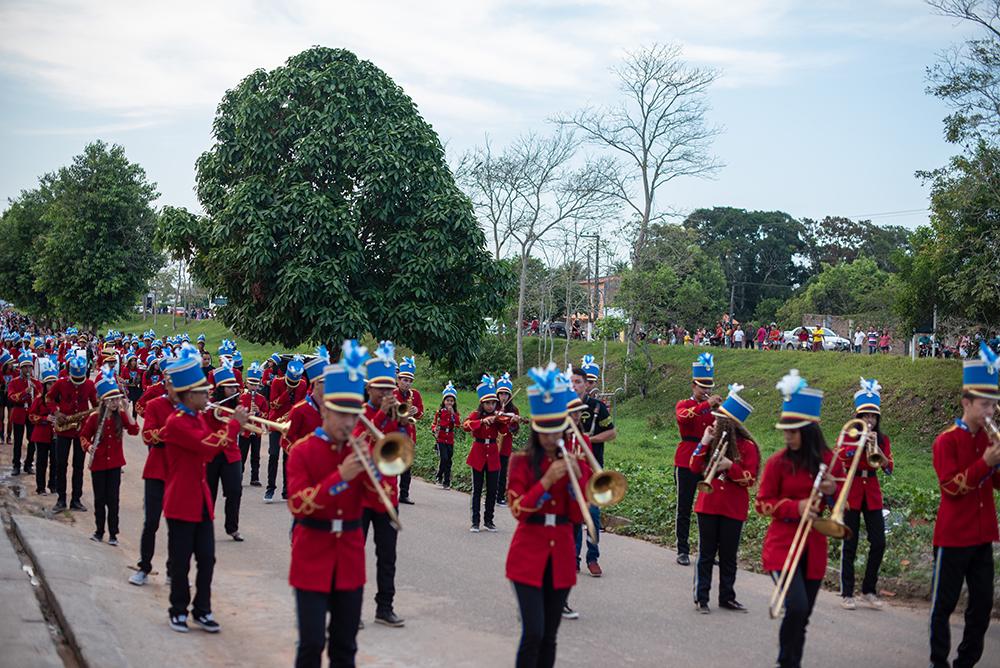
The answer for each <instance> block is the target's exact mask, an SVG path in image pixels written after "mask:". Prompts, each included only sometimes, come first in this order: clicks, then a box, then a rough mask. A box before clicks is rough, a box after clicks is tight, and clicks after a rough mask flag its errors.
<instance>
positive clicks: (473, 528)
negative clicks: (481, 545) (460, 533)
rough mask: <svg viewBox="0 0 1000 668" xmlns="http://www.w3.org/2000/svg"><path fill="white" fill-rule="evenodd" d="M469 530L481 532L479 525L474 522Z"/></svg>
mask: <svg viewBox="0 0 1000 668" xmlns="http://www.w3.org/2000/svg"><path fill="white" fill-rule="evenodd" d="M469 531H471V532H472V533H479V525H478V524H473V525H472V526H471V527H469Z"/></svg>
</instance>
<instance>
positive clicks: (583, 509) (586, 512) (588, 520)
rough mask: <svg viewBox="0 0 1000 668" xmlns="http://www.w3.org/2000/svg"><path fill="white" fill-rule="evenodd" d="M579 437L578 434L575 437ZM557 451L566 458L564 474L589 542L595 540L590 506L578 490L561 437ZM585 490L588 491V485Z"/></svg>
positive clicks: (594, 528) (594, 541)
mask: <svg viewBox="0 0 1000 668" xmlns="http://www.w3.org/2000/svg"><path fill="white" fill-rule="evenodd" d="M577 438H579V436H578V437H577ZM559 452H561V453H562V456H563V459H565V460H566V475H568V476H569V484H570V487H571V488H572V490H573V496H575V497H576V502H577V504H578V505H579V506H580V514H581V515H583V521H584V523H585V524H586V525H587V533H588V534H590V542H592V543H596V542H597V528H596V527H595V526H594V520H593V518H592V517H591V516H590V508H588V507H587V503H586V502H585V501H584V500H583V492H581V491H580V481H579V480H577V479H576V472H575V471H574V470H573V461H572V458H571V457H570V454H569V452H567V451H566V442H565V441H564V440H563V439H561V438H560V439H559ZM587 491H588V492H589V491H590V487H589V486H588V488H587Z"/></svg>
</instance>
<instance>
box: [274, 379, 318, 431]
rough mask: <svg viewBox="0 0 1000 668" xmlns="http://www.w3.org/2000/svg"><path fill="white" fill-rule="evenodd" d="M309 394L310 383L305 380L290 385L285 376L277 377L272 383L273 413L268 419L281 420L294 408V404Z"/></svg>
mask: <svg viewBox="0 0 1000 668" xmlns="http://www.w3.org/2000/svg"><path fill="white" fill-rule="evenodd" d="M289 390H291V391H290V392H289ZM307 394H309V383H307V382H306V381H305V380H299V383H298V385H296V386H295V387H288V386H287V385H285V377H284V376H279V377H277V378H275V379H274V382H272V383H271V414H270V415H269V416H268V418H267V419H269V420H273V421H274V422H280V421H281V420H283V419H284V418H285V417H286V416H287V415H288V411H290V410H292V406H294V405H295V404H297V403H299V402H300V401H302V400H303V399H305V398H306V395H307Z"/></svg>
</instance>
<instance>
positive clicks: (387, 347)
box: [367, 341, 396, 390]
mask: <svg viewBox="0 0 1000 668" xmlns="http://www.w3.org/2000/svg"><path fill="white" fill-rule="evenodd" d="M395 354H396V346H394V345H393V344H392V341H382V342H380V343H379V344H378V348H376V349H375V358H374V359H370V360H368V364H367V366H368V387H373V388H375V389H382V390H394V389H396V360H395V358H394V355H395Z"/></svg>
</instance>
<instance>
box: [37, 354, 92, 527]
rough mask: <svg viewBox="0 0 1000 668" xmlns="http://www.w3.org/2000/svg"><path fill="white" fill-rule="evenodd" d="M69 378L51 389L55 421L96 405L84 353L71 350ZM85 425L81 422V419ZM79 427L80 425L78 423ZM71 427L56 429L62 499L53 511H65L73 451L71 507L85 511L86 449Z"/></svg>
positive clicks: (59, 486)
mask: <svg viewBox="0 0 1000 668" xmlns="http://www.w3.org/2000/svg"><path fill="white" fill-rule="evenodd" d="M66 364H67V367H68V370H69V376H68V377H66V378H60V379H59V380H57V381H56V382H55V383H53V385H52V389H50V390H49V394H48V399H49V401H50V402H52V403H53V404H55V406H56V411H55V413H54V416H55V417H56V418H63V417H69V416H71V415H75V414H77V413H80V412H82V411H85V410H87V409H89V408H90V407H91V406H96V405H97V389H96V388H95V386H94V381H92V380H90V379H89V378H87V355H86V353H85V352H84V351H83V350H79V349H77V350H75V351H70V355H69V356H68V358H67V363H66ZM81 422H82V419H81ZM78 424H79V423H78ZM78 424H74V425H69V426H68V427H67V428H64V429H62V430H60V429H59V428H58V427H56V429H55V432H56V488H57V491H58V494H59V499H58V501H56V505H55V506H53V508H52V510H53V511H55V512H58V511H60V510H66V473H67V469H68V466H69V458H70V452H72V454H73V487H72V496H71V497H70V506H69V507H70V508H71V509H73V510H79V511H86V510H87V509H86V507H84V505H83V503H82V502H81V499H82V497H83V466H84V456H83V448H82V447H81V445H80V427H79V426H78Z"/></svg>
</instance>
